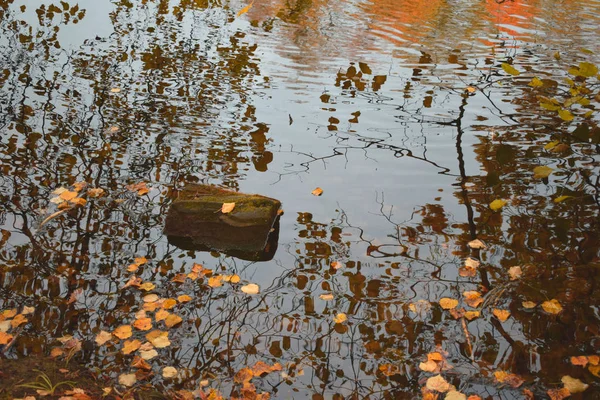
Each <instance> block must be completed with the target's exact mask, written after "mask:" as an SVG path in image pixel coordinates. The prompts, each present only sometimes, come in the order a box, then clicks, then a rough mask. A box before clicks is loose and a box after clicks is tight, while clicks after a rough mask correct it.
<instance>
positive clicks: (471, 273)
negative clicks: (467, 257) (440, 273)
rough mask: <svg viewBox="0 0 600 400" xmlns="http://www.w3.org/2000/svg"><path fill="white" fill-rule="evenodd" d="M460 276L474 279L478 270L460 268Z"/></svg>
mask: <svg viewBox="0 0 600 400" xmlns="http://www.w3.org/2000/svg"><path fill="white" fill-rule="evenodd" d="M458 275H460V276H462V277H463V278H472V277H474V276H475V275H477V270H476V269H475V268H469V267H460V268H459V269H458Z"/></svg>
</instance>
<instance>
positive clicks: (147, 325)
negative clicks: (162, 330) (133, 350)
mask: <svg viewBox="0 0 600 400" xmlns="http://www.w3.org/2000/svg"><path fill="white" fill-rule="evenodd" d="M133 326H134V327H135V328H136V329H139V330H140V331H147V330H150V329H151V328H152V319H151V318H140V319H138V320H136V321H135V322H134V323H133Z"/></svg>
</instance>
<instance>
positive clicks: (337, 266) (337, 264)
mask: <svg viewBox="0 0 600 400" xmlns="http://www.w3.org/2000/svg"><path fill="white" fill-rule="evenodd" d="M343 266H344V264H342V263H341V262H339V261H334V262H332V263H331V268H333V269H336V270H337V269H340V268H342V267H343Z"/></svg>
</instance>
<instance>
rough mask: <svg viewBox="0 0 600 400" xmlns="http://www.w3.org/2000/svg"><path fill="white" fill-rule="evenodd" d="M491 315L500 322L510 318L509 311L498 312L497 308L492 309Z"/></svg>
mask: <svg viewBox="0 0 600 400" xmlns="http://www.w3.org/2000/svg"><path fill="white" fill-rule="evenodd" d="M492 313H493V314H494V315H495V316H496V318H498V319H499V320H500V322H504V321H506V320H507V319H508V318H509V317H510V311H508V310H500V309H498V308H494V310H493V311H492Z"/></svg>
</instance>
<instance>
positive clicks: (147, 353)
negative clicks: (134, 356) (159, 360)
mask: <svg viewBox="0 0 600 400" xmlns="http://www.w3.org/2000/svg"><path fill="white" fill-rule="evenodd" d="M156 356H158V352H157V351H156V350H154V349H150V350H140V357H142V359H143V360H151V359H153V358H154V357H156Z"/></svg>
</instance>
